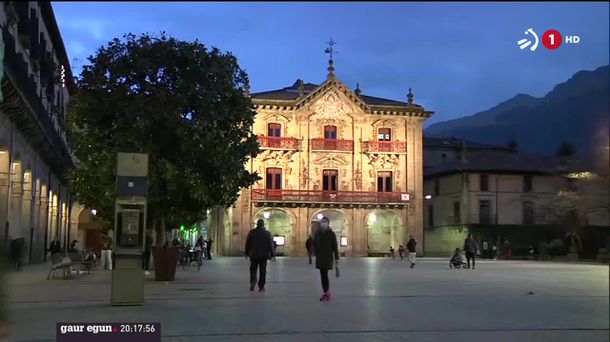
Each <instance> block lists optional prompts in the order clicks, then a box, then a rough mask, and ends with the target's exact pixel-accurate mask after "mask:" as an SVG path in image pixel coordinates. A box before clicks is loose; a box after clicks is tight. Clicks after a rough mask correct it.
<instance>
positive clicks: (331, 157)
mask: <svg viewBox="0 0 610 342" xmlns="http://www.w3.org/2000/svg"><path fill="white" fill-rule="evenodd" d="M314 163H315V164H316V165H324V166H333V167H337V166H339V165H347V164H348V162H347V160H345V157H343V156H340V155H336V154H332V153H330V154H325V155H322V156H320V157H319V158H317V159H316V160H314Z"/></svg>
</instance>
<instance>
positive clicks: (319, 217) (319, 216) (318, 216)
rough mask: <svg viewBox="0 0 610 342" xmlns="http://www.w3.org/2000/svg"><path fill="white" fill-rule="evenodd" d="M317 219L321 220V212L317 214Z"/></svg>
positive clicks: (322, 216)
mask: <svg viewBox="0 0 610 342" xmlns="http://www.w3.org/2000/svg"><path fill="white" fill-rule="evenodd" d="M316 217H317V218H318V220H322V219H323V218H324V215H322V213H319V214H318V215H317V216H316Z"/></svg>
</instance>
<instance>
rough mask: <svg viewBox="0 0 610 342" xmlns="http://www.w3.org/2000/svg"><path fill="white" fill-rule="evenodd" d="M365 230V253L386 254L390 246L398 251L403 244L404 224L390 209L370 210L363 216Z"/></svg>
mask: <svg viewBox="0 0 610 342" xmlns="http://www.w3.org/2000/svg"><path fill="white" fill-rule="evenodd" d="M365 226H366V230H367V242H368V244H367V253H368V254H369V256H371V255H386V254H388V253H389V252H390V246H391V247H394V249H395V250H396V251H398V246H399V245H404V244H405V239H406V236H405V225H404V222H403V220H402V219H401V217H400V216H399V215H398V214H397V213H395V212H393V211H390V210H379V209H375V210H371V211H370V212H369V213H368V215H367V216H366V217H365Z"/></svg>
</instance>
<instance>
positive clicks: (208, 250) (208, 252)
mask: <svg viewBox="0 0 610 342" xmlns="http://www.w3.org/2000/svg"><path fill="white" fill-rule="evenodd" d="M213 242H214V240H212V238H210V239H209V240H208V243H207V244H206V246H205V254H206V255H207V256H208V260H212V243H213Z"/></svg>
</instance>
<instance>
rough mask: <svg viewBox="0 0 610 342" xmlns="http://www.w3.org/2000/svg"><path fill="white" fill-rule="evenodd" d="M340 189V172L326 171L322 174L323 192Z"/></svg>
mask: <svg viewBox="0 0 610 342" xmlns="http://www.w3.org/2000/svg"><path fill="white" fill-rule="evenodd" d="M338 189H339V171H337V170H324V171H323V172H322V190H324V191H337V190H338Z"/></svg>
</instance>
